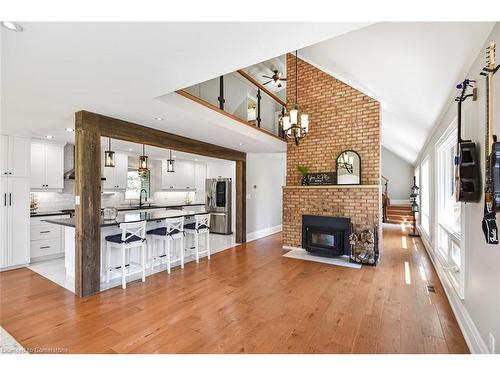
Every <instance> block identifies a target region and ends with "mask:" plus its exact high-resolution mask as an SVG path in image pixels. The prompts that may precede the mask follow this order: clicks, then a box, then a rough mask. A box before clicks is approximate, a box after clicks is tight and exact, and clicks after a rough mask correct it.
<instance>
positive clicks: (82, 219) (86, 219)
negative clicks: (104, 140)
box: [75, 111, 101, 297]
mask: <svg viewBox="0 0 500 375" xmlns="http://www.w3.org/2000/svg"><path fill="white" fill-rule="evenodd" d="M75 169H76V171H75V172H76V177H75V196H76V197H75V199H76V202H75V251H76V254H75V293H76V294H77V295H79V296H80V297H85V296H88V295H91V294H94V293H97V292H99V290H100V275H101V271H100V268H101V259H100V257H101V228H100V225H99V223H100V219H101V135H100V131H99V124H98V118H96V117H95V116H92V114H89V113H88V112H84V111H80V112H77V113H76V124H75ZM78 200H79V201H80V202H79V204H78Z"/></svg>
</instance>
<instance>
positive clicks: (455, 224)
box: [437, 132, 460, 233]
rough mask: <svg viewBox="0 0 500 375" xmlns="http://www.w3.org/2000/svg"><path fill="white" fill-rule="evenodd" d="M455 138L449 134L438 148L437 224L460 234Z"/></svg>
mask: <svg viewBox="0 0 500 375" xmlns="http://www.w3.org/2000/svg"><path fill="white" fill-rule="evenodd" d="M456 142H457V137H456V135H455V133H454V132H453V133H451V134H450V135H449V136H448V137H447V138H446V139H445V140H444V141H443V142H442V143H441V144H440V145H439V146H438V164H439V167H438V176H437V177H438V191H439V194H438V201H439V205H438V209H439V212H438V215H439V223H441V224H443V225H446V226H448V227H449V229H450V230H452V231H454V232H455V233H460V202H457V201H456V199H455V168H454V159H455V154H456V147H455V146H456Z"/></svg>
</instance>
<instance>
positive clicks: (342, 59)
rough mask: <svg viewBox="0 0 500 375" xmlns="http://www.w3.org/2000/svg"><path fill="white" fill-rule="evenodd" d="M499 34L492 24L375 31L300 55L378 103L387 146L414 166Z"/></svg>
mask: <svg viewBox="0 0 500 375" xmlns="http://www.w3.org/2000/svg"><path fill="white" fill-rule="evenodd" d="M493 26H494V23H491V22H388V23H377V24H373V25H370V26H368V27H365V28H362V29H359V30H355V31H352V32H350V33H346V34H344V35H341V36H338V37H336V38H333V39H330V40H327V41H324V42H321V43H318V44H315V45H313V46H310V47H307V48H304V49H302V50H301V51H300V52H299V53H300V57H302V58H304V59H305V60H306V61H308V62H310V63H312V64H313V65H315V66H317V67H318V68H321V69H322V70H324V71H325V72H327V73H329V74H331V75H333V76H335V77H336V78H338V79H340V80H342V81H344V82H345V83H347V84H349V85H351V86H353V87H355V88H356V89H358V90H360V91H362V92H364V93H365V94H367V95H369V96H372V97H373V98H375V99H377V100H379V101H380V102H381V105H382V144H383V145H384V146H385V147H387V148H388V149H390V150H391V151H393V152H394V153H396V154H397V155H399V156H400V157H402V158H403V159H405V160H406V161H408V162H410V163H414V162H415V160H416V158H417V156H418V153H419V151H420V149H421V148H422V146H423V145H424V143H425V141H426V139H427V137H428V136H429V134H430V132H431V131H432V128H433V126H434V125H435V124H436V123H437V122H438V120H439V118H440V116H441V114H442V113H443V112H444V111H445V110H446V109H447V108H448V106H449V105H450V103H453V99H454V97H455V95H456V90H455V85H456V84H457V83H458V82H461V81H462V80H463V79H464V78H465V77H464V75H465V74H466V73H467V72H468V70H469V69H470V67H471V65H472V63H473V61H474V60H475V58H476V57H477V55H478V53H479V52H480V49H481V46H482V45H483V43H484V41H485V39H486V38H487V37H488V35H489V34H490V33H491V30H492V28H493Z"/></svg>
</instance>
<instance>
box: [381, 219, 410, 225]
mask: <svg viewBox="0 0 500 375" xmlns="http://www.w3.org/2000/svg"><path fill="white" fill-rule="evenodd" d="M385 222H386V223H389V224H411V221H401V220H393V219H389V218H388V219H387V220H386V221H385Z"/></svg>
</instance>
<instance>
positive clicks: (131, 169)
mask: <svg viewBox="0 0 500 375" xmlns="http://www.w3.org/2000/svg"><path fill="white" fill-rule="evenodd" d="M130 172H137V175H139V173H138V169H137V168H131V167H129V168H128V169H127V188H126V189H125V199H127V200H134V199H135V200H138V199H140V192H139V196H137V197H130V195H129V194H130V193H129V191H130V189H129V185H128V174H129V173H130ZM138 178H139V179H140V178H141V177H138ZM147 178H148V179H149V183H148V188H147V192H148V199H149V198H151V170H149V171H148V174H147ZM141 189H143V187H142V181H141Z"/></svg>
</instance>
